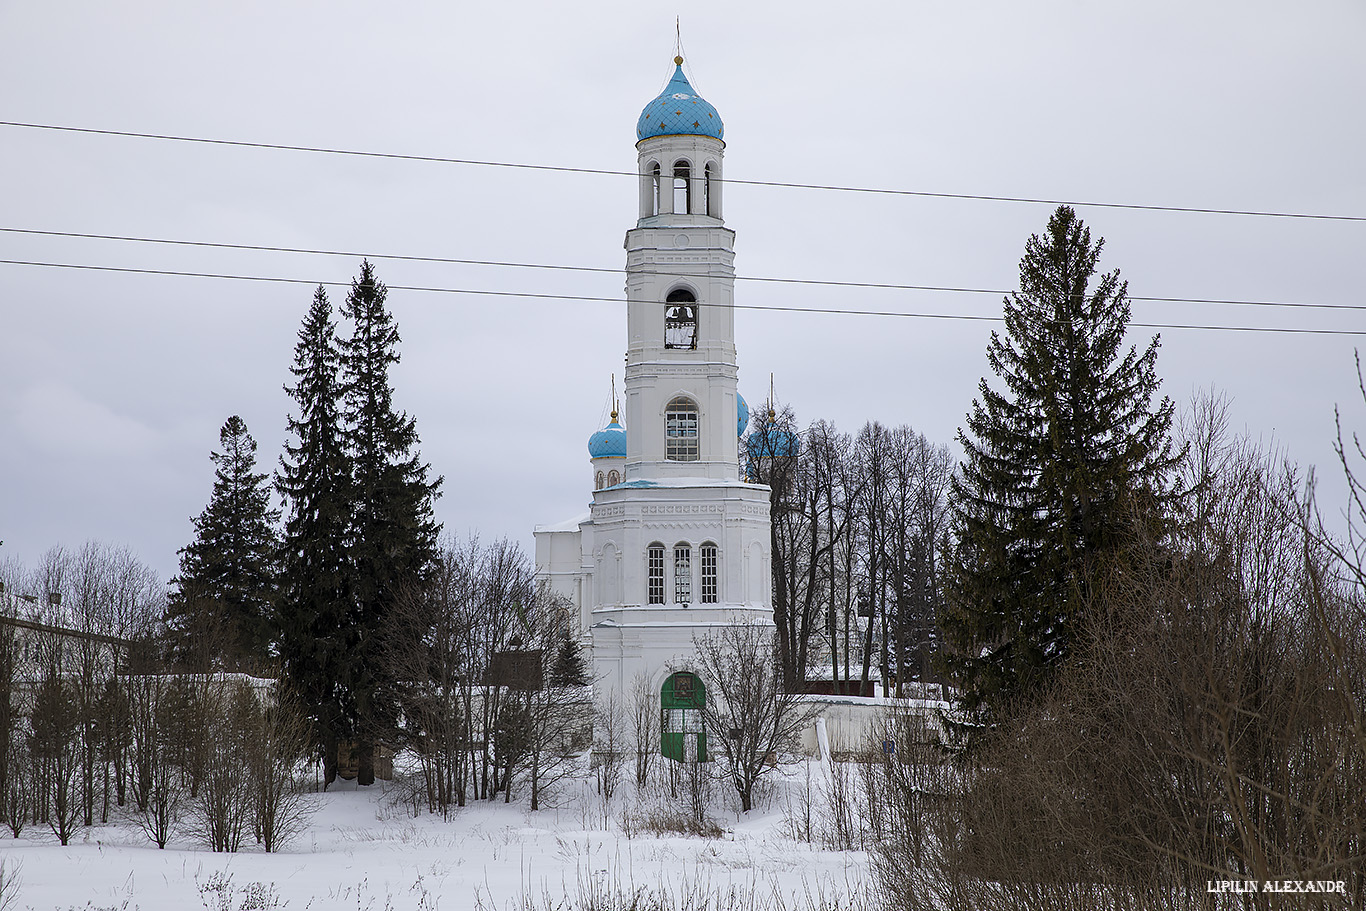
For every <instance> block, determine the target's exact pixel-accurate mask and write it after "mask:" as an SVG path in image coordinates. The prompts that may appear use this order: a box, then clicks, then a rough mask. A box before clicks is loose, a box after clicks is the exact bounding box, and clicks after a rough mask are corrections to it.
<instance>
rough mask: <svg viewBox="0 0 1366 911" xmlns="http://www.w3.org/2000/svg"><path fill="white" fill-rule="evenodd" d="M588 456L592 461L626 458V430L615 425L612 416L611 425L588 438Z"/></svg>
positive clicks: (614, 416) (614, 419) (614, 418)
mask: <svg viewBox="0 0 1366 911" xmlns="http://www.w3.org/2000/svg"><path fill="white" fill-rule="evenodd" d="M588 456H589V458H593V459H624V458H626V428H625V427H623V426H621V425H620V424H618V423H617V416H616V414H615V413H614V414H613V415H612V423H610V424H608V425H607V426H606V427H604V428H602V429H601V430H599V431H598V432H597V433H595V434H593V435H592V436H591V437H589V438H588Z"/></svg>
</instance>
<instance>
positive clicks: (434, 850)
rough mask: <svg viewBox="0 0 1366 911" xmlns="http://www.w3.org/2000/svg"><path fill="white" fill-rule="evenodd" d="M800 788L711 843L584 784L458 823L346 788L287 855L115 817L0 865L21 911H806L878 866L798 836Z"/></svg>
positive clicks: (464, 813) (14, 852) (856, 884)
mask: <svg viewBox="0 0 1366 911" xmlns="http://www.w3.org/2000/svg"><path fill="white" fill-rule="evenodd" d="M815 771H816V774H819V767H818V766H817V768H816V770H815ZM804 778H805V770H799V771H797V772H796V773H795V774H794V773H791V772H789V774H788V775H787V777H786V778H785V780H784V781H781V782H779V783H778V784H777V786H776V787H775V788H774V789H773V792H774V793H773V795H772V796H770V797H769V799H768V800H767V801H766V802H765V805H763V806H760V807H758V808H756V809H755V810H754V811H753V812H752V813H751V814H750V815H749V816H747V817H739V814H737V813H736V812H734V811H733V810H732V811H729V812H727V809H726V808H727V807H729V806H730V804H731V802H732V800H731V798H733V794H727V793H726V792H725V791H724V790H723V786H722V785H720V784H718V785H717V789H716V793H715V799H714V801H713V807H714V813H713V815H714V817H715V818H716V820H717V822H719V823H720V824H721V825H722V826H723V827H724V828H725V834H724V835H723V836H722V837H720V838H711V839H708V838H696V837H682V836H675V835H655V834H650V833H648V832H643V831H640V830H638V829H636V828H635V827H631V826H628V829H629V835H628V833H627V832H626V831H623V826H622V820H623V811H624V810H625V809H626V808H628V807H630V806H632V804H633V803H636V802H637V801H636V798H634V797H633V796H632V795H631V794H629V793H619V794H618V795H616V796H615V797H614V799H613V808H612V810H611V812H609V813H604V807H603V802H602V800H601V798H600V797H599V796H598V795H597V794H596V793H595V792H594V790H593V787H592V784H591V782H587V781H581V780H575V781H573V782H571V783H569V785H568V786H567V787H566V788H565V790H564V791H563V792H562V793H561V795H560V799H559V800H558V801H557V802H558V804H559V806H558V807H556V808H551V809H543V810H540V811H538V812H536V813H532V812H530V811H529V810H527V808H526V804H525V802H518V801H515V800H514V802H513V803H512V804H510V805H508V804H504V803H502V802H501V800H500V801H499V802H497V803H490V802H482V801H475V802H473V803H471V805H470V806H468V807H466V808H463V809H458V810H456V811H454V812H453V813H452V816H451V819H450V820H449V821H445V820H442V819H441V818H440V817H436V816H430V815H428V814H426V813H423V814H422V815H421V816H419V817H416V818H414V816H413V814H412V812H411V809H410V807H403V806H399V805H397V803H398V802H397V801H396V799H395V798H396V797H397V796H398V793H399V790H398V788H397V787H396V786H395V785H390V784H386V783H384V782H379V783H377V784H376V785H375V786H374V787H372V788H357V787H356V786H355V785H354V784H349V783H345V782H341V783H339V784H340V787H336V788H334V789H333V790H331V791H329V792H328V793H326V794H317V795H313V797H314V798H315V801H316V804H315V806H316V812H315V815H314V816H313V819H312V823H311V825H310V827H309V828H308V829H307V830H306V831H305V832H304V833H303V834H302V835H300V836H299V837H298V838H296V839H295V840H294V841H293V842H292V843H290V844H289V845H288V846H287V847H286V849H285V850H284V851H283V852H281V853H278V854H266V853H263V852H262V851H260V849H259V848H257V847H256V846H255V845H254V844H251V845H250V847H249V848H248V849H246V850H244V851H242V852H240V853H237V854H214V853H212V852H210V851H209V850H208V849H206V848H203V847H200V846H198V845H195V844H192V843H190V842H188V841H186V840H185V839H183V838H182V839H178V840H176V841H174V842H172V844H171V845H170V846H168V847H167V849H166V850H165V851H158V850H157V849H156V847H155V846H153V845H152V844H150V843H148V841H147V840H146V838H145V837H144V836H143V835H142V834H141V832H140V831H139V830H138V829H137V828H136V827H135V826H133V825H131V824H129V823H127V822H117V821H111V823H110V824H109V825H105V826H95V827H93V828H91V829H84V830H81V831H80V832H79V833H78V835H77V836H76V837H75V838H74V839H73V840H72V844H71V845H70V846H69V847H65V848H64V847H61V846H60V845H58V844H57V841H56V839H55V837H53V836H52V835H51V834H50V833H49V832H47V831H46V830H45V829H40V828H37V827H31V828H29V829H26V830H25V831H24V832H23V834H22V836H21V837H20V838H19V839H17V840H16V839H12V838H9V837H8V833H5V836H6V837H4V838H3V839H0V861H3V862H4V865H5V869H6V870H7V871H8V872H11V873H12V872H13V871H14V870H15V869H16V867H17V869H18V871H19V872H18V876H19V892H18V900H17V902H16V903H15V904H14V905H13V907H14V908H15V909H25V908H33V909H49V908H55V909H61V911H66V909H80V911H94V909H106V908H113V909H128V911H133V909H141V911H198V909H200V908H206V909H209V911H254V909H269V908H288V909H345V911H351V909H356V911H404V909H418V911H438V909H440V911H457V909H464V908H473V907H476V906H477V905H482V906H483V907H485V908H498V909H502V908H505V907H510V906H511V905H512V903H514V902H518V901H519V900H520V899H521V898H522V897H523V896H531V897H534V898H536V899H541V898H543V897H549V898H552V899H555V900H559V899H561V898H563V897H565V896H570V897H573V896H575V895H578V894H581V893H583V892H584V891H586V890H588V889H590V888H592V887H593V886H597V887H599V888H601V887H611V886H619V887H622V888H625V889H627V890H634V889H636V888H642V887H643V888H646V889H648V890H651V891H655V890H673V891H675V892H678V891H679V890H685V891H692V892H696V891H697V890H698V889H699V888H702V889H707V890H709V891H716V890H728V889H729V888H730V887H732V886H735V887H739V888H740V889H741V890H745V891H748V890H751V889H752V890H755V891H757V892H759V893H762V895H763V896H764V897H766V898H773V897H774V896H775V895H779V896H789V897H792V898H793V899H795V901H794V902H793V903H794V904H799V905H804V904H805V898H806V897H809V896H813V895H818V894H819V895H823V896H826V897H828V898H834V897H843V896H847V895H849V894H851V893H857V892H860V891H861V890H862V887H863V886H864V885H865V884H866V882H867V876H868V856H867V854H865V853H862V852H830V851H822V850H819V849H816V848H813V847H812V846H811V845H808V844H804V843H801V842H796V841H794V840H792V839H791V838H790V837H788V835H787V827H786V825H785V823H784V813H785V808H786V807H788V806H789V805H790V804H791V801H792V799H793V795H794V794H797V793H799V792H800V790H801V788H802V787H803V784H802V781H803V780H804ZM622 791H623V792H629V784H623V786H622ZM737 817H739V818H737ZM246 841H247V842H251V838H250V836H248V838H247V839H246Z"/></svg>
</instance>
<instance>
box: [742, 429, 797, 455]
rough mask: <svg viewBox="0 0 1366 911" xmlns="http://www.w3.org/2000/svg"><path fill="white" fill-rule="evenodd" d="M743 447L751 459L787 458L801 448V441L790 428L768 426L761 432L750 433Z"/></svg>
mask: <svg viewBox="0 0 1366 911" xmlns="http://www.w3.org/2000/svg"><path fill="white" fill-rule="evenodd" d="M745 448H746V450H747V451H748V452H749V457H750V458H751V459H768V458H789V457H791V456H795V455H796V454H797V453H798V452H799V451H800V450H801V448H802V441H801V439H800V438H799V437H798V436H797V435H796V434H795V433H793V432H791V431H790V430H779V429H778V428H777V427H773V426H769V427H768V428H767V429H765V430H764V431H763V432H762V433H757V432H756V433H751V434H750V435H749V437H748V438H747V439H746V440H745Z"/></svg>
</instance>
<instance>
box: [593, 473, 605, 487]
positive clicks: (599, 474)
mask: <svg viewBox="0 0 1366 911" xmlns="http://www.w3.org/2000/svg"><path fill="white" fill-rule="evenodd" d="M602 480H603V479H602V472H598V476H597V479H596V483H595V486H594V487H593V489H594V490H602V486H603V485H602Z"/></svg>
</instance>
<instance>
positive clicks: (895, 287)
mask: <svg viewBox="0 0 1366 911" xmlns="http://www.w3.org/2000/svg"><path fill="white" fill-rule="evenodd" d="M0 232H5V233H10V234H29V235H37V236H42V237H68V238H81V239H85V240H114V241H128V242H132V243H144V244H165V245H169V246H182V247H205V248H211V249H219V250H247V251H253V252H264V253H301V254H307V255H314V256H349V257H358V256H359V257H368V258H372V259H387V260H394V261H396V262H424V263H440V264H446V265H462V266H501V267H508V268H516V269H546V270H552V271H563V272H589V273H596V274H611V275H622V274H624V273H625V271H626V270H625V269H609V268H607V267H604V266H570V265H563V264H555V263H523V262H511V261H507V260H492V259H457V258H454V257H448V256H420V255H414V254H401V253H365V252H361V251H355V250H315V249H309V248H306V247H279V246H270V245H265V244H230V243H220V242H214V241H206V240H179V239H170V238H157V237H135V236H130V235H124V234H90V233H84V232H78V231H45V230H38V229H36V228H9V227H0ZM634 274H637V275H655V276H663V277H667V278H685V277H688V276H685V275H683V274H682V273H673V272H651V271H640V272H636V273H634ZM734 278H735V280H736V281H752V282H769V283H778V284H793V285H814V286H822V287H833V288H870V289H881V290H889V291H936V292H948V293H954V294H993V295H1005V294H1010V293H1012V292H1011V291H1010V290H1008V289H999V288H971V287H958V286H951V285H905V284H893V283H889V282H854V281H834V280H827V279H814V278H774V277H768V276H758V275H737V276H734ZM1128 297H1129V300H1131V301H1144V302H1149V303H1168V304H1223V305H1235V306H1244V307H1297V308H1307V309H1314V310H1366V304H1316V303H1310V302H1306V301H1267V300H1230V299H1227V298H1200V297H1147V296H1141V295H1128Z"/></svg>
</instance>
